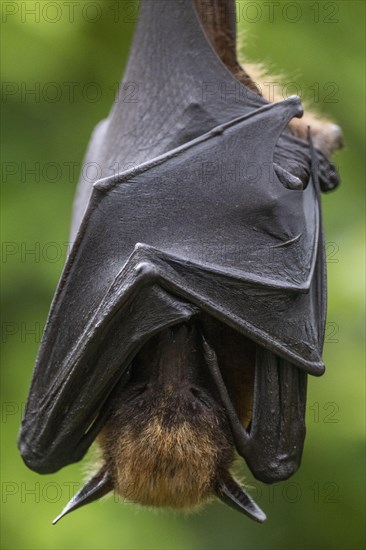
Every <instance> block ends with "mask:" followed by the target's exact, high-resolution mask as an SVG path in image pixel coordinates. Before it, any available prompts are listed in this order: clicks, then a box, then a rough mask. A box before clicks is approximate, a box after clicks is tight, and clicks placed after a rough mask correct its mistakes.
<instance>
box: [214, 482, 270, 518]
mask: <svg viewBox="0 0 366 550" xmlns="http://www.w3.org/2000/svg"><path fill="white" fill-rule="evenodd" d="M216 494H217V496H218V498H219V499H220V500H221V501H222V502H224V503H225V504H227V505H228V506H230V507H231V508H234V510H237V511H238V512H241V513H242V514H245V515H246V516H248V517H250V518H251V519H254V521H258V522H259V523H263V522H264V521H265V520H266V519H267V516H266V514H265V513H264V512H263V511H262V510H261V509H260V508H259V506H258V505H257V504H256V502H255V501H254V500H253V499H252V497H251V496H250V495H248V494H247V493H246V492H245V491H244V489H243V488H242V487H240V486H239V485H238V484H237V483H236V481H235V480H234V479H233V478H232V477H231V476H230V474H227V475H226V478H225V479H222V480H220V483H219V486H218V488H217V491H216Z"/></svg>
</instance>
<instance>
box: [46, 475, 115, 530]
mask: <svg viewBox="0 0 366 550" xmlns="http://www.w3.org/2000/svg"><path fill="white" fill-rule="evenodd" d="M112 490H113V482H112V478H111V476H110V474H109V473H108V471H107V470H106V468H105V467H103V468H102V469H101V470H99V472H98V473H97V474H96V475H95V476H94V477H92V478H91V479H90V480H89V481H88V483H86V485H84V487H83V488H82V489H80V491H79V492H78V493H76V495H75V496H74V497H73V498H72V499H71V500H70V502H69V503H68V504H67V505H66V506H65V508H64V509H63V510H62V512H61V514H60V515H59V516H57V518H56V519H54V520H53V522H52V524H53V525H55V523H57V522H58V521H59V520H60V519H61V518H63V517H64V516H66V514H69V513H70V512H73V511H74V510H76V509H77V508H80V507H81V506H85V504H90V503H91V502H94V500H98V499H100V498H101V497H104V495H106V494H108V493H109V492H110V491H112Z"/></svg>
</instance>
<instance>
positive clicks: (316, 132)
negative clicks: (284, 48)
mask: <svg viewBox="0 0 366 550" xmlns="http://www.w3.org/2000/svg"><path fill="white" fill-rule="evenodd" d="M195 5H196V9H197V13H198V15H199V17H200V20H201V23H202V26H203V27H204V30H205V32H206V35H207V37H208V39H209V40H210V42H211V45H212V47H213V48H214V50H215V51H216V53H217V55H218V56H219V57H220V58H221V60H222V62H223V63H224V64H225V65H226V67H227V68H228V69H229V70H230V71H231V73H232V74H233V75H234V76H235V78H237V79H238V80H239V81H240V82H241V83H242V84H244V85H245V86H247V88H249V89H250V90H252V91H254V92H257V93H261V94H262V92H264V93H263V94H262V95H263V97H265V98H266V99H267V100H269V101H272V102H275V103H276V102H277V101H281V100H283V99H284V97H282V96H281V95H279V94H278V93H275V95H274V97H270V96H269V93H270V88H269V86H268V84H269V83H276V82H280V81H281V80H283V78H282V79H281V78H278V77H274V76H271V75H268V73H267V71H266V70H265V68H264V66H263V65H261V64H258V63H257V64H255V63H247V62H245V68H244V66H243V64H241V63H240V62H239V61H238V58H237V52H236V37H235V29H234V28H233V27H235V21H233V17H232V16H230V10H229V8H230V7H231V8H232V10H234V9H235V3H234V1H233V0H232V4H231V6H230V2H223V1H222V0H209V1H208V0H195ZM308 126H310V128H311V134H312V138H313V142H314V145H315V147H317V148H318V149H319V150H320V151H322V153H323V154H324V155H325V156H326V157H328V158H330V157H331V155H333V153H334V152H335V151H337V150H338V149H341V148H342V147H343V137H342V131H341V129H340V127H339V126H337V125H336V124H334V123H333V122H331V121H329V120H327V119H326V118H324V117H322V116H320V115H318V114H316V113H315V112H312V111H311V110H310V109H307V108H306V109H305V114H304V116H303V117H302V118H301V119H298V118H294V119H293V120H292V121H291V122H290V124H289V128H290V130H291V132H292V133H293V135H294V136H296V137H298V138H300V139H304V140H306V139H307V132H308Z"/></svg>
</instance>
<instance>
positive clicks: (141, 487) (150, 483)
mask: <svg viewBox="0 0 366 550" xmlns="http://www.w3.org/2000/svg"><path fill="white" fill-rule="evenodd" d="M196 337H197V334H196V332H195V330H194V329H193V328H192V326H186V325H179V327H177V328H175V329H169V330H167V331H164V332H162V333H161V334H160V335H158V337H156V338H154V339H152V340H151V341H150V342H149V343H148V344H147V345H146V346H145V348H144V349H143V350H142V351H141V352H140V354H139V355H138V356H137V358H136V360H135V361H134V363H133V365H132V368H131V378H130V381H129V383H128V384H127V385H126V387H125V389H124V390H122V391H121V394H120V395H119V397H118V400H117V401H116V406H115V410H114V413H113V415H112V417H111V419H110V421H109V422H108V424H107V425H106V426H105V428H104V430H103V432H102V434H101V436H100V438H99V442H100V444H101V447H102V449H103V452H104V458H105V460H106V463H107V467H108V469H109V471H110V473H111V475H112V477H113V481H114V486H115V491H116V492H117V493H119V494H120V495H121V496H123V497H124V498H126V499H128V500H129V501H132V502H137V503H140V504H143V505H151V506H169V507H173V508H191V507H194V506H197V505H199V504H201V503H203V502H205V501H206V500H207V499H209V498H210V497H211V496H213V495H214V493H215V489H216V487H217V484H218V481H219V479H220V477H221V476H222V475H224V473H225V472H226V471H227V470H228V468H229V467H230V465H231V463H232V461H233V442H232V438H231V432H230V428H229V426H228V423H227V419H226V415H225V413H224V410H223V408H222V406H221V404H220V403H219V401H218V399H216V398H215V397H213V396H214V391H213V389H212V387H210V383H209V382H207V381H206V380H205V370H204V368H203V367H204V365H203V364H202V356H201V353H200V350H199V342H197V338H196Z"/></svg>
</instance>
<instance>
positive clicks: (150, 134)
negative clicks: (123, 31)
mask: <svg viewBox="0 0 366 550" xmlns="http://www.w3.org/2000/svg"><path fill="white" fill-rule="evenodd" d="M215 2H216V0H215ZM215 2H213V4H215ZM202 5H203V4H202V3H201V0H196V2H194V1H193V0H176V1H174V2H171V1H170V0H153V1H151V0H143V2H142V5H141V9H140V18H139V23H138V27H137V31H136V34H135V38H134V43H133V46H132V50H131V54H130V60H129V64H128V67H127V70H126V73H125V76H124V79H123V81H122V85H121V89H120V96H119V98H118V100H117V101H116V102H115V104H114V106H113V108H112V111H111V113H110V115H109V117H108V119H107V120H105V121H103V122H102V123H101V124H100V125H98V127H97V128H96V130H95V132H94V134H93V136H92V140H91V143H90V146H89V149H88V152H87V155H86V159H85V162H86V163H88V162H94V163H97V164H98V165H99V167H100V168H101V170H102V177H101V178H100V179H99V180H98V181H96V182H95V183H94V185H91V184H90V182H88V181H87V180H85V179H83V177H82V178H81V181H80V183H79V187H78V191H77V196H76V201H75V207H74V215H73V222H72V240H74V245H73V248H72V251H71V253H70V255H69V257H68V259H67V262H66V265H65V268H64V271H63V274H62V277H61V280H60V283H59V286H58V289H57V292H56V295H55V297H54V301H53V304H52V307H51V311H50V314H49V318H48V322H47V325H46V328H45V332H44V336H43V340H42V343H41V347H40V350H39V355H38V358H37V363H36V367H35V371H34V375H33V380H32V383H31V388H30V392H29V396H28V403H27V407H26V412H25V416H24V419H23V422H22V428H21V432H20V437H19V448H20V451H21V454H22V457H23V459H24V461H25V463H26V464H27V465H28V466H29V467H30V468H32V469H33V470H35V471H37V472H39V473H50V472H55V471H57V470H58V469H60V468H62V467H64V466H66V465H68V464H70V463H73V462H76V461H78V460H80V459H81V458H82V457H83V456H84V455H85V453H86V452H87V450H88V448H89V447H90V445H91V444H92V442H93V441H94V440H96V439H97V441H98V444H99V446H100V448H101V450H102V456H103V464H102V467H101V469H100V470H99V472H98V473H97V474H96V475H95V476H94V477H93V478H92V479H91V480H90V481H89V482H88V483H87V484H86V485H85V487H84V488H83V489H82V490H81V491H79V493H78V494H77V495H76V496H75V497H74V498H73V499H72V500H71V502H70V503H69V504H68V505H67V507H66V508H65V510H64V511H63V513H62V515H64V514H66V513H68V512H70V511H71V510H74V509H76V508H78V507H79V506H82V505H84V504H86V503H88V502H91V501H93V500H96V499H98V498H100V497H101V496H103V495H104V494H107V493H108V492H110V491H115V492H116V493H118V494H120V495H121V496H122V497H124V498H125V499H126V500H128V501H131V502H136V503H139V504H142V505H150V506H157V507H161V506H168V507H173V508H183V509H186V508H194V507H195V506H197V505H199V504H201V503H203V502H205V501H207V500H209V499H211V498H213V497H214V496H216V497H218V498H219V499H220V500H222V501H223V502H225V503H226V504H228V505H230V506H232V507H233V508H235V509H237V510H239V511H241V512H243V513H244V514H246V515H248V516H250V517H252V518H253V519H255V520H257V521H259V522H262V521H264V519H265V514H264V513H263V512H262V510H261V509H260V508H259V507H258V505H257V504H256V503H255V502H254V500H253V499H252V498H251V496H250V495H249V494H247V493H246V492H245V490H244V488H243V487H241V486H240V485H239V483H238V482H237V481H235V479H234V477H233V476H232V474H231V473H230V468H231V466H232V463H233V459H234V455H235V452H237V453H238V454H239V455H240V456H241V457H242V458H243V459H244V460H245V462H246V463H247V465H248V467H249V469H250V470H251V472H252V473H253V475H254V476H255V477H256V478H257V479H258V480H261V481H263V482H265V483H272V482H276V481H280V480H284V479H287V478H288V477H289V476H291V475H292V474H293V473H294V472H295V471H296V470H297V469H298V467H299V465H300V461H301V454H302V449H303V443H304V437H305V422H304V416H305V403H306V380H307V374H312V375H315V376H318V375H321V374H322V373H323V371H324V365H323V362H322V358H321V352H322V345H323V337H324V325H325V307H326V280H325V258H324V239H323V231H322V224H321V210H320V192H321V190H323V191H328V190H330V189H333V188H334V187H336V186H337V184H338V176H337V173H336V171H335V168H334V166H333V165H332V164H331V163H330V161H329V160H328V157H327V155H325V154H324V153H323V152H322V151H321V150H320V149H319V148H318V144H319V143H320V144H321V143H322V139H321V138H322V135H323V134H324V135H325V136H326V137H329V136H328V134H329V132H328V134H327V133H326V132H324V133H323V134H322V133H321V132H316V131H314V132H312V131H311V130H310V131H309V132H308V133H307V135H306V134H305V133H304V131H303V128H302V127H301V126H296V128H302V130H301V131H302V132H303V134H302V136H301V137H299V134H296V131H294V130H293V128H294V127H295V126H293V124H294V123H293V122H292V121H293V119H294V117H301V116H302V107H301V102H300V99H299V98H297V97H290V98H288V99H286V100H283V101H281V102H278V103H269V102H268V101H267V100H266V99H265V98H263V97H262V96H261V95H260V94H259V93H257V92H256V87H255V85H254V83H252V81H251V80H250V78H249V77H248V76H247V74H246V73H245V71H244V69H241V68H238V67H239V66H238V64H237V63H236V62H233V63H232V64H230V62H228V63H226V64H225V62H223V61H225V60H222V59H220V53H222V51H221V50H220V45H218V46H217V44H216V45H215V41H214V40H212V39H211V40H210V32H211V31H210V26H209V25H207V26H206V27H205V24H204V22H203V17H202V14H203V15H204V14H205V12H204V11H202V10H203V8H202ZM221 5H223V4H221ZM227 5H228V6H229V3H228V4H227ZM223 13H224V12H223ZM228 13H229V12H227V13H226V12H225V14H226V15H225V16H227V14H228ZM227 17H228V20H227V23H228V24H227V35H226V38H227V39H228V41H229V42H230V44H234V45H235V32H234V24H233V20H232V18H231V19H230V17H229V16H227ZM204 28H205V30H204ZM211 30H212V28H211ZM131 85H132V86H133V87H134V88H133V89H134V90H135V91H136V94H137V95H136V101H133V102H126V101H125V100H124V99H125V96H124V95H123V94H124V92H125V90H126V88H127V87H128V86H131ZM233 90H234V91H235V96H234V97H233V93H232V92H233ZM331 128H333V130H332V131H334V127H331ZM336 133H337V132H336ZM338 137H339V136H336V137H334V136H333V138H332V139H333V141H336V138H337V139H338ZM302 138H303V139H302ZM323 141H324V140H323ZM325 141H327V140H325ZM325 141H324V142H325ZM327 143H329V139H328V141H327ZM328 152H329V151H328ZM126 166H129V167H130V169H126ZM116 167H117V168H116ZM62 515H61V516H62ZM61 516H60V517H61ZM57 519H59V518H57ZM56 521H57V520H56Z"/></svg>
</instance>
